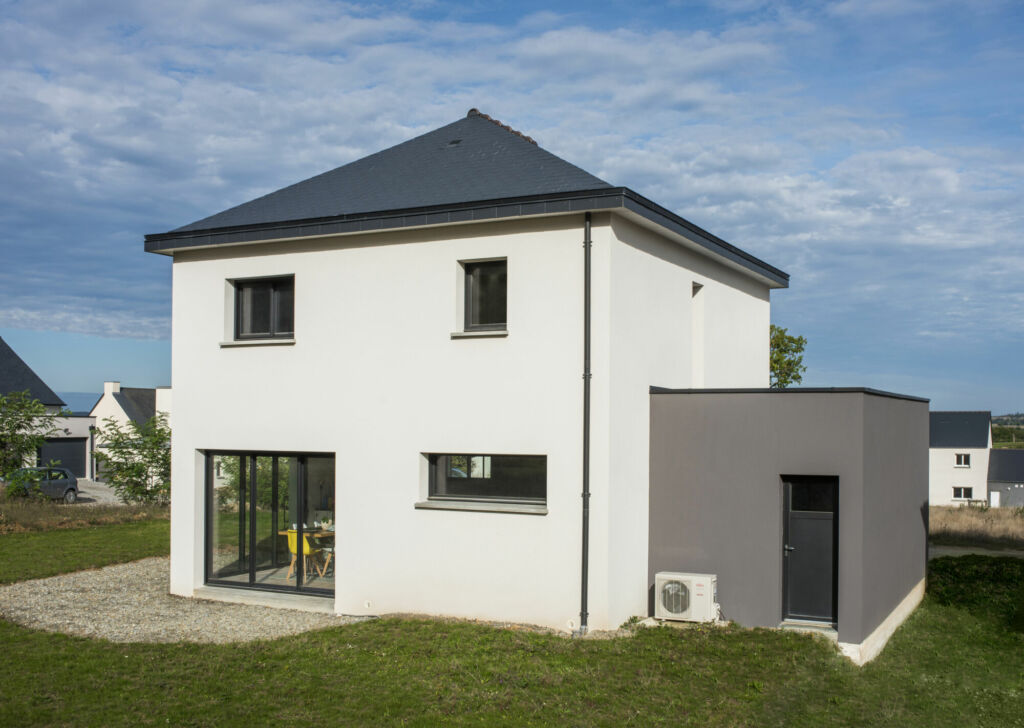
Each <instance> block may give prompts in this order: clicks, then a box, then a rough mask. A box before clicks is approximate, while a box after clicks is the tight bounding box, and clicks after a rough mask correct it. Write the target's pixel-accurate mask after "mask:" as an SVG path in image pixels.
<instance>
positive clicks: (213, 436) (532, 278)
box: [146, 110, 788, 629]
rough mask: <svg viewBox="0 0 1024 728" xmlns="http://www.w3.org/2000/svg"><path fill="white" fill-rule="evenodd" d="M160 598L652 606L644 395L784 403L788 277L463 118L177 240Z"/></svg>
mask: <svg viewBox="0 0 1024 728" xmlns="http://www.w3.org/2000/svg"><path fill="white" fill-rule="evenodd" d="M146 250H148V251H151V252H154V253H159V254H163V255H168V256H172V257H173V369H172V376H173V386H174V392H175V395H174V398H175V401H174V410H173V413H172V417H171V420H172V423H171V424H172V430H173V473H174V476H173V489H172V506H171V508H172V521H171V523H172V529H171V531H172V533H171V591H172V592H173V593H174V594H179V595H184V596H192V595H194V594H196V593H197V590H202V589H210V588H230V587H235V588H238V589H248V590H270V591H277V592H280V593H287V594H307V595H321V596H324V597H326V598H329V599H332V600H333V608H334V610H335V611H336V612H337V613H339V614H355V615H358V614H381V613H388V612H423V613H434V614H445V615H455V616H464V617H473V618H483V619H498V620H513V621H521V622H531V623H536V624H542V625H548V626H552V627H556V628H559V629H578V628H579V627H580V623H581V620H585V621H586V625H587V626H589V627H590V628H609V627H615V626H617V625H619V624H620V623H621V622H622V621H623V620H625V619H627V618H628V617H629V616H631V615H635V614H645V613H646V612H647V610H648V575H647V561H648V548H649V543H648V539H649V525H648V524H649V500H648V481H649V473H648V469H649V457H650V451H649V446H650V443H649V431H650V404H649V399H650V394H649V388H650V386H651V385H653V384H657V385H661V386H665V387H676V388H693V387H698V388H699V387H709V388H713V387H746V388H764V387H767V386H768V348H769V342H768V329H769V325H768V324H769V293H770V291H771V290H772V289H778V288H783V287H786V286H787V282H788V277H787V275H786V274H785V273H783V272H781V271H779V270H777V269H776V268H774V267H772V266H771V265H769V264H767V263H765V262H763V261H761V260H758V259H757V258H755V257H754V256H752V255H749V254H747V253H745V252H743V251H742V250H739V249H737V248H736V247H734V246H732V245H730V244H728V243H726V242H725V241H723V240H721V239H719V238H717V237H716V236H714V235H712V234H711V233H709V232H707V231H705V230H702V229H701V228H699V227H697V226H696V225H693V224H692V223H690V222H687V221H686V220H684V219H683V218H681V217H679V216H678V215H676V214H674V213H672V212H671V211H669V210H666V209H664V208H662V207H660V206H659V205H657V204H656V203H654V202H652V201H650V200H648V199H646V198H644V197H642V196H641V195H639V194H637V193H635V192H633V191H632V190H630V189H628V188H624V187H614V186H612V185H610V184H608V183H607V182H605V181H603V180H601V179H599V178H597V177H595V176H593V175H591V174H589V173H587V172H585V171H583V170H582V169H579V168H578V167H575V166H573V165H572V164H569V163H568V162H566V161H564V160H562V159H560V158H558V157H556V156H554V155H552V154H550V153H549V152H546V151H545V150H544V149H542V148H541V147H539V146H538V145H537V144H536V143H535V142H534V141H533V140H532V139H530V138H528V137H526V136H524V135H522V134H520V133H518V132H515V131H513V130H512V129H509V128H508V127H507V126H504V125H502V124H500V123H499V122H497V121H495V120H493V119H491V118H490V117H488V116H486V115H484V114H481V113H479V112H477V111H476V110H471V111H470V113H469V114H468V115H467V116H466V117H465V118H462V119H460V120H458V121H456V122H454V123H452V124H449V125H447V126H444V127H441V128H439V129H436V130H434V131H431V132H429V133H426V134H424V135H422V136H419V137H416V138H414V139H411V140H409V141H407V142H404V143H402V144H399V145H398V146H395V147H392V148H390V149H386V150H384V151H382V152H378V153H376V154H373V155H371V156H369V157H366V158H364V159H360V160H358V161H355V162H352V163H350V164H347V165H345V166H342V167H339V168H337V169H334V170H332V171H330V172H326V173H324V174H322V175H319V176H317V177H313V178H311V179H308V180H306V181H303V182H299V183H298V184H295V185H293V186H291V187H286V188H284V189H282V190H278V191H277V192H274V193H271V194H268V195H266V196H264V197H261V198H259V199H256V200H253V201H251V202H247V203H245V204H242V205H239V206H238V207H234V208H232V209H229V210H227V211H225V212H221V213H219V214H216V215H213V216H212V217H208V218H206V219H203V220H200V221H198V222H195V223H193V224H191V225H186V226H185V227H182V228H178V229H176V230H173V231H170V232H167V233H162V234H156V235H149V236H147V237H146Z"/></svg>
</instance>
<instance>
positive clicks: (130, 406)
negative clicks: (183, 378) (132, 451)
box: [89, 381, 171, 481]
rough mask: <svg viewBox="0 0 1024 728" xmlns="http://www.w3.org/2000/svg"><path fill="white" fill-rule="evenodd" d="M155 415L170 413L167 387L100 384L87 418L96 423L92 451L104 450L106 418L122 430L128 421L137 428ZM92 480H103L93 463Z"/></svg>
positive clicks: (98, 468) (101, 473) (169, 389)
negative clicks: (97, 397) (99, 391)
mask: <svg viewBox="0 0 1024 728" xmlns="http://www.w3.org/2000/svg"><path fill="white" fill-rule="evenodd" d="M157 412H163V413H164V414H166V415H167V416H168V418H169V417H170V414H171V388H170V387H155V388H154V387H149V388H147V387H122V386H121V383H120V382H116V381H111V382H104V383H103V395H102V396H101V397H100V398H99V399H98V400H96V404H94V405H93V407H92V410H91V411H90V412H89V415H90V416H91V417H93V418H94V419H95V421H96V427H97V428H98V432H97V434H96V437H95V448H97V449H102V448H104V447H105V442H104V440H103V434H102V433H103V427H104V425H105V421H106V420H107V419H108V418H109V419H112V420H114V421H115V422H116V423H117V424H118V425H120V426H122V427H125V426H127V425H128V423H129V422H134V423H136V424H139V425H141V424H142V423H144V422H146V421H147V420H149V419H150V418H151V417H153V415H155V414H156V413H157ZM93 477H94V478H95V479H96V480H100V481H102V480H103V472H102V466H101V465H99V463H97V464H96V471H95V472H94V475H93Z"/></svg>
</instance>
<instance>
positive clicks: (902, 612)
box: [839, 579, 925, 665]
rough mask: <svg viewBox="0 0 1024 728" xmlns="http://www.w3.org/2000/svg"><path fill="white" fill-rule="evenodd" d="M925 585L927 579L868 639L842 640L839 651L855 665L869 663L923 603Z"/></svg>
mask: <svg viewBox="0 0 1024 728" xmlns="http://www.w3.org/2000/svg"><path fill="white" fill-rule="evenodd" d="M924 587H925V580H924V579H921V581H920V582H918V583H917V586H915V587H914V588H913V589H911V590H910V593H908V594H907V596H905V597H903V601H901V602H900V603H899V604H897V605H896V608H895V609H894V610H892V611H891V612H889V616H888V617H886V618H885V619H884V620H883V621H882V623H881V624H880V625H878V627H876V628H875V631H874V632H872V633H871V634H869V635H868V637H867V639H865V640H864V641H863V642H860V643H857V644H854V643H852V642H840V643H839V651H840V652H842V653H843V654H844V655H845V656H846V657H849V658H850V660H851V661H852V662H853V663H854V664H855V665H864V664H867V663H868V662H871V661H872V660H873V659H875V658H876V657H878V655H879V654H880V653H881V652H882V649H883V648H884V647H885V645H886V643H887V642H888V641H889V638H890V637H892V635H893V633H894V632H895V631H896V629H897V628H898V627H899V626H900V625H901V624H903V621H904V620H905V619H906V618H907V617H909V616H910V614H911V613H912V612H913V611H914V610H915V609H916V608H917V605H918V604H920V603H921V600H922V599H924Z"/></svg>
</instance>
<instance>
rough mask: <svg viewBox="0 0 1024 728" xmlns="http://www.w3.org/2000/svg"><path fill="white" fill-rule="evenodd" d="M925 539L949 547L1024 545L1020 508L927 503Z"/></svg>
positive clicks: (1021, 546)
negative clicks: (929, 504) (926, 535)
mask: <svg viewBox="0 0 1024 728" xmlns="http://www.w3.org/2000/svg"><path fill="white" fill-rule="evenodd" d="M928 539H929V541H931V542H932V543H935V544H946V545H951V546H995V547H997V548H998V547H1002V548H1024V508H989V507H988V506H931V507H930V508H929V509H928Z"/></svg>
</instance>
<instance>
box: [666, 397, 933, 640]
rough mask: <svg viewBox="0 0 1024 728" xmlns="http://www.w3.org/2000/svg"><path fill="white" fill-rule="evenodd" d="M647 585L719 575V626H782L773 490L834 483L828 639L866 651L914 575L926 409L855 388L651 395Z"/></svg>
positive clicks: (921, 553)
mask: <svg viewBox="0 0 1024 728" xmlns="http://www.w3.org/2000/svg"><path fill="white" fill-rule="evenodd" d="M650 402H651V412H650V433H651V453H650V469H651V470H650V479H651V480H650V500H649V532H648V535H649V551H648V557H649V561H648V585H653V584H654V577H655V574H656V573H657V572H659V571H679V572H694V573H708V574H716V575H717V576H718V601H719V603H720V604H721V606H722V612H723V615H724V617H725V618H727V619H732V620H734V621H736V622H738V623H739V624H743V625H747V626H765V627H775V626H777V625H778V624H779V623H780V621H781V620H782V619H783V616H784V614H783V589H784V577H783V574H784V556H785V552H784V548H783V546H784V542H783V537H784V522H783V518H784V515H785V500H784V495H785V491H784V486H783V483H784V481H785V479H786V478H787V477H792V476H814V477H833V478H836V479H837V480H838V491H839V504H838V510H837V514H838V516H837V517H838V521H839V523H838V553H837V563H836V565H835V567H834V568H835V569H836V578H837V579H838V588H837V599H838V622H839V623H838V632H839V640H840V641H841V642H848V643H852V644H857V643H860V642H862V641H864V640H865V639H867V638H868V637H869V636H870V635H871V634H872V633H873V632H874V630H876V629H877V628H878V627H879V625H880V624H882V623H883V621H884V620H886V619H887V618H888V616H889V615H890V614H891V613H892V612H893V610H895V609H896V607H897V606H898V605H899V604H900V603H901V602H902V601H903V600H904V599H905V598H906V597H907V596H908V595H909V594H910V593H911V592H912V591H913V590H914V589H915V588H917V586H918V585H920V584H921V583H922V580H923V579H924V576H925V566H926V545H927V536H928V530H927V517H928V403H927V402H928V401H927V400H925V399H921V398H918V397H907V396H904V395H893V394H891V393H884V392H875V391H873V390H869V389H863V388H828V389H826V388H804V389H775V390H754V389H745V390H737V389H734V390H669V389H658V388H652V389H651V397H650Z"/></svg>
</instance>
